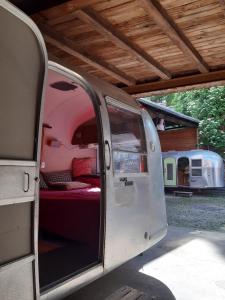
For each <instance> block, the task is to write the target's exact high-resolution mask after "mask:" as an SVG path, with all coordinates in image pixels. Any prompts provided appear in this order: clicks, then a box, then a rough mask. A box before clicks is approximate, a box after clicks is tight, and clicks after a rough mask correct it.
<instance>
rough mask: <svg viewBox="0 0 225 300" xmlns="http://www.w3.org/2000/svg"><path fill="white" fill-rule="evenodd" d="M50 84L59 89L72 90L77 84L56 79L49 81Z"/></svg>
mask: <svg viewBox="0 0 225 300" xmlns="http://www.w3.org/2000/svg"><path fill="white" fill-rule="evenodd" d="M50 86H51V87H52V88H54V89H57V90H60V91H64V92H67V91H74V90H75V89H77V86H76V85H74V84H73V82H72V83H70V82H67V81H56V82H54V83H51V84H50Z"/></svg>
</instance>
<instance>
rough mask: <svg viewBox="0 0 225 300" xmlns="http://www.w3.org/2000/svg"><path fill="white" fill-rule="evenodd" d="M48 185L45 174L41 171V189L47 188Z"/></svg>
mask: <svg viewBox="0 0 225 300" xmlns="http://www.w3.org/2000/svg"><path fill="white" fill-rule="evenodd" d="M47 188H48V185H47V183H46V181H45V179H44V177H43V174H42V173H40V189H47Z"/></svg>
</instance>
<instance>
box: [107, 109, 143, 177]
mask: <svg viewBox="0 0 225 300" xmlns="http://www.w3.org/2000/svg"><path fill="white" fill-rule="evenodd" d="M108 113H109V121H110V127H111V139H112V150H113V165H114V172H115V173H142V172H147V150H146V140H145V132H144V124H143V121H142V117H141V115H139V114H138V113H135V112H132V111H128V110H126V109H123V108H119V107H116V106H114V105H112V104H108Z"/></svg>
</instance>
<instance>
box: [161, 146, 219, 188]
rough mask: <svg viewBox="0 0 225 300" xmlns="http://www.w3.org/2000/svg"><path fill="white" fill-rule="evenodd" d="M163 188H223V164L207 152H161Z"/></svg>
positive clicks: (215, 155) (213, 153)
mask: <svg viewBox="0 0 225 300" xmlns="http://www.w3.org/2000/svg"><path fill="white" fill-rule="evenodd" d="M163 167H164V184H165V187H185V188H201V189H205V188H221V187H224V163H223V159H222V157H221V156H220V155H218V154H217V153H215V152H212V151H208V150H191V151H169V152H163Z"/></svg>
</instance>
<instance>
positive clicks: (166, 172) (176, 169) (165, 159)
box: [163, 157, 178, 187]
mask: <svg viewBox="0 0 225 300" xmlns="http://www.w3.org/2000/svg"><path fill="white" fill-rule="evenodd" d="M169 160H170V161H171V162H169ZM167 161H168V163H170V164H172V165H173V179H172V180H168V179H167V174H168V170H167V166H168V163H167ZM163 169H164V184H165V186H166V187H176V186H177V180H178V178H177V176H178V174H177V171H178V168H177V159H176V158H174V157H165V158H164V159H163ZM168 181H172V184H168Z"/></svg>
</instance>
